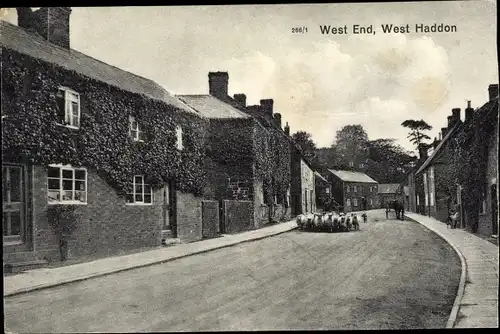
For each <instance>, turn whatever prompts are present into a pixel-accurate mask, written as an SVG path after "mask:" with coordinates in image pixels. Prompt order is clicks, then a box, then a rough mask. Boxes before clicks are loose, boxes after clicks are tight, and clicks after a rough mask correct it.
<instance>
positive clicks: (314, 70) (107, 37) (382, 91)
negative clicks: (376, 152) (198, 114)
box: [2, 0, 498, 150]
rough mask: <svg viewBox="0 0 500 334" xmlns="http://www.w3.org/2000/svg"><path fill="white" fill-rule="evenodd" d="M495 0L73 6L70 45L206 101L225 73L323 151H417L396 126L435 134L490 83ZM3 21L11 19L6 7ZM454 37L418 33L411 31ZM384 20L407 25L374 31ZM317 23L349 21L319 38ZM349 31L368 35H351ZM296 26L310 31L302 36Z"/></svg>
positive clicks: (482, 97)
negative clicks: (340, 145)
mask: <svg viewBox="0 0 500 334" xmlns="http://www.w3.org/2000/svg"><path fill="white" fill-rule="evenodd" d="M496 13H497V8H496V1H493V0H477V1H476V0H473V1H437V2H436V1H428V2H406V3H405V2H399V3H336V4H288V5H234V6H229V5H224V6H213V5H211V6H164V7H72V13H71V17H70V43H71V47H72V48H73V49H76V50H78V51H80V52H83V53H85V54H88V55H90V56H92V57H94V58H97V59H99V60H101V61H104V62H106V63H108V64H111V65H113V66H116V67H119V68H122V69H124V70H127V71H130V72H133V73H135V74H138V75H141V76H144V77H146V78H149V79H152V80H154V81H155V82H157V83H159V84H160V85H162V86H163V87H164V88H165V89H166V90H168V91H169V92H171V93H173V94H208V72H210V71H227V72H228V73H229V94H230V95H233V94H237V93H245V94H246V95H247V104H258V103H259V101H260V99H267V98H272V99H274V111H275V112H279V113H281V114H282V119H283V124H285V122H288V124H289V126H290V128H291V132H292V133H294V132H296V131H301V130H302V131H307V132H309V133H311V134H312V138H313V140H314V141H315V143H316V144H317V145H318V147H328V146H330V145H331V144H332V142H333V141H334V139H335V134H336V131H338V130H339V129H341V128H342V127H343V126H344V125H348V124H361V125H362V126H363V128H364V129H365V130H366V131H367V133H368V137H369V139H378V138H394V139H396V140H397V142H398V143H399V144H401V145H402V146H403V147H405V148H406V149H408V150H413V149H414V147H413V146H412V145H411V144H410V142H409V141H408V139H407V133H408V130H407V129H405V128H403V127H402V126H401V123H402V122H403V121H404V120H406V119H424V120H425V121H426V122H428V123H429V124H430V125H431V126H433V129H432V130H431V131H430V132H429V133H428V134H429V135H430V136H431V137H438V134H439V132H440V129H441V127H445V126H446V125H447V118H446V117H447V116H448V115H450V114H451V109H452V108H462V119H463V118H464V109H465V107H466V106H467V100H471V103H472V106H473V107H475V108H477V107H480V106H482V105H483V104H484V103H486V102H487V100H488V85H489V84H492V83H498V61H497V45H496V29H497V17H496V15H497V14H496ZM2 19H3V20H6V21H9V22H11V23H14V24H17V15H16V11H15V10H14V9H10V10H8V11H2ZM434 23H437V24H440V23H443V24H446V25H450V26H451V25H455V26H456V30H457V31H456V32H449V33H445V32H429V33H417V32H415V31H414V30H415V25H416V24H425V25H432V24H434ZM382 24H393V25H404V26H405V25H407V24H408V25H409V28H410V32H409V33H399V34H395V33H383V31H382V28H381V25H382ZM320 25H330V26H332V27H344V26H347V28H348V33H347V34H342V35H340V34H335V35H334V34H329V35H324V34H322V33H321V31H320ZM353 25H360V26H370V25H372V26H373V28H374V29H375V32H376V33H375V34H354V33H353ZM294 27H307V32H306V33H303V34H300V33H299V34H296V33H292V28H294Z"/></svg>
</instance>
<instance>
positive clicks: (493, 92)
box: [488, 84, 498, 101]
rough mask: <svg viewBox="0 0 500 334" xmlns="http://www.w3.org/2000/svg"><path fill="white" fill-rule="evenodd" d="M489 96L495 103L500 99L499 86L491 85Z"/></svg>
mask: <svg viewBox="0 0 500 334" xmlns="http://www.w3.org/2000/svg"><path fill="white" fill-rule="evenodd" d="M488 95H489V97H490V101H493V100H494V99H496V98H497V97H498V84H491V85H489V87H488Z"/></svg>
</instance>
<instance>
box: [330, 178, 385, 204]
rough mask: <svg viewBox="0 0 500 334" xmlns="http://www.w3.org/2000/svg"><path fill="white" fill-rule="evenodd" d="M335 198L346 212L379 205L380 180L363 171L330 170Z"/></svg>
mask: <svg viewBox="0 0 500 334" xmlns="http://www.w3.org/2000/svg"><path fill="white" fill-rule="evenodd" d="M328 172H329V173H328V175H327V177H328V180H329V181H330V183H331V184H332V195H333V198H334V200H335V201H336V202H337V203H339V204H340V205H341V208H340V209H341V210H343V211H344V212H351V211H361V210H371V209H375V208H377V207H378V205H379V204H378V195H377V194H378V182H377V181H375V180H374V179H372V178H371V177H369V176H368V175H366V174H364V173H361V172H352V171H344V170H332V169H329V170H328Z"/></svg>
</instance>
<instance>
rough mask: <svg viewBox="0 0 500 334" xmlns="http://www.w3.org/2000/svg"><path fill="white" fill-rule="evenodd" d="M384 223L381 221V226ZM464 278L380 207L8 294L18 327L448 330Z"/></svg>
mask: <svg viewBox="0 0 500 334" xmlns="http://www.w3.org/2000/svg"><path fill="white" fill-rule="evenodd" d="M375 220H377V221H375ZM459 278H460V261H459V259H458V257H457V255H456V254H455V253H454V251H453V250H452V249H451V247H449V246H448V245H447V244H445V242H444V241H443V240H442V239H440V238H439V237H437V236H436V235H434V234H433V233H432V232H430V231H428V230H426V229H424V228H423V227H422V226H420V225H419V224H417V223H414V222H408V221H405V222H401V221H396V220H389V221H386V220H385V214H383V213H382V212H377V213H373V212H372V213H371V214H370V217H369V222H368V223H366V224H363V223H361V230H360V231H358V232H349V233H334V234H328V233H308V232H300V231H292V232H289V233H285V234H282V235H278V236H275V237H271V238H267V239H263V240H260V241H255V242H251V243H247V244H241V245H238V246H234V247H230V248H224V249H220V250H217V251H212V252H209V253H205V254H201V255H196V256H192V257H188V258H184V259H180V260H176V261H173V262H170V263H166V264H161V265H156V266H152V267H147V268H141V269H136V270H132V271H127V272H122V273H119V274H114V275H110V276H106V277H101V278H96V279H91V280H88V281H84V282H80V283H74V284H70V285H67V286H61V287H58V288H53V289H49V290H43V291H39V292H34V293H30V294H26V295H19V296H14V297H9V298H6V299H5V317H6V325H7V328H8V329H9V330H11V331H13V332H17V333H19V332H23V333H26V332H88V331H98V332H137V331H179V330H181V331H186V330H188V331H202V330H266V329H269V330H273V329H383V328H389V329H406V328H443V327H444V326H445V324H446V321H447V319H448V315H449V313H450V311H451V306H452V304H453V301H454V298H455V294H456V290H457V287H458V282H459Z"/></svg>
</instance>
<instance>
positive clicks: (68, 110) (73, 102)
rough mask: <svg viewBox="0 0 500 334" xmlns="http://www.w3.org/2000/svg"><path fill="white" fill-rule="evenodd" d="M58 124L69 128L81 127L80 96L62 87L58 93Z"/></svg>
mask: <svg viewBox="0 0 500 334" xmlns="http://www.w3.org/2000/svg"><path fill="white" fill-rule="evenodd" d="M56 101H57V111H58V113H57V122H58V124H60V125H64V126H67V127H69V128H74V129H78V128H79V127H80V95H79V94H78V93H77V92H75V91H72V90H71V89H69V88H65V87H61V88H59V90H58V91H57V95H56Z"/></svg>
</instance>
